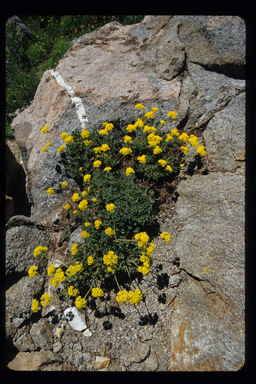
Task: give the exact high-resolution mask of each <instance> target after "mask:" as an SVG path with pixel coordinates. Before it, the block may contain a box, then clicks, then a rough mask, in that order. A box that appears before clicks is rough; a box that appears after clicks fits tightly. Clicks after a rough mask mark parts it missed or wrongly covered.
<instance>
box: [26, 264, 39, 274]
mask: <svg viewBox="0 0 256 384" xmlns="http://www.w3.org/2000/svg"><path fill="white" fill-rule="evenodd" d="M37 270H38V267H37V266H36V265H32V267H30V268H29V270H28V275H29V277H34V276H35V275H36V274H37Z"/></svg>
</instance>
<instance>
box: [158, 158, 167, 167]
mask: <svg viewBox="0 0 256 384" xmlns="http://www.w3.org/2000/svg"><path fill="white" fill-rule="evenodd" d="M158 163H159V164H160V165H161V166H162V167H165V166H166V164H167V161H165V160H164V159H159V160H158Z"/></svg>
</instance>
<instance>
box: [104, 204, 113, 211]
mask: <svg viewBox="0 0 256 384" xmlns="http://www.w3.org/2000/svg"><path fill="white" fill-rule="evenodd" d="M106 210H107V211H108V212H114V210H115V204H113V203H111V204H107V205H106Z"/></svg>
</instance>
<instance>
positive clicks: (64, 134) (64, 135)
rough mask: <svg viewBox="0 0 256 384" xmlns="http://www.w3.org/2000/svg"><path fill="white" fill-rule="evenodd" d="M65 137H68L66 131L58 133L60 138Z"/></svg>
mask: <svg viewBox="0 0 256 384" xmlns="http://www.w3.org/2000/svg"><path fill="white" fill-rule="evenodd" d="M67 137H68V133H67V132H62V134H61V135H60V138H61V139H66V138H67Z"/></svg>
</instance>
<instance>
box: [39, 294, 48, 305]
mask: <svg viewBox="0 0 256 384" xmlns="http://www.w3.org/2000/svg"><path fill="white" fill-rule="evenodd" d="M40 300H41V305H42V306H43V307H44V306H47V305H50V300H51V296H50V295H49V293H47V292H45V293H44V294H43V295H42V296H41V299H40Z"/></svg>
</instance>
